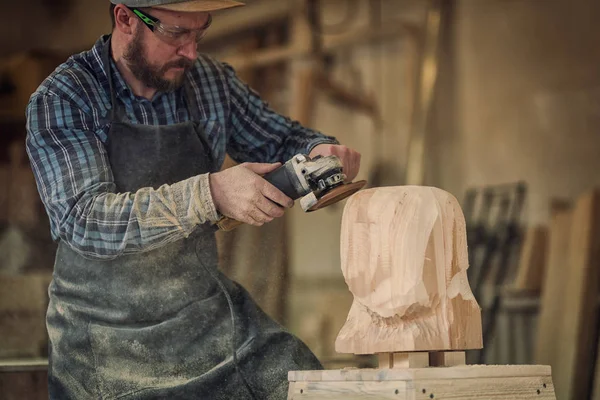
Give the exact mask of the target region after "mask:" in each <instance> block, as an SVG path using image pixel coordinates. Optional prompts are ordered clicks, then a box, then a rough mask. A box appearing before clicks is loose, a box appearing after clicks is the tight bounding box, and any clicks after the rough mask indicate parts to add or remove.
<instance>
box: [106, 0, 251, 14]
mask: <svg viewBox="0 0 600 400" xmlns="http://www.w3.org/2000/svg"><path fill="white" fill-rule="evenodd" d="M110 1H111V3H113V4H124V5H126V6H128V7H139V8H141V7H154V8H161V9H164V10H171V11H180V12H200V11H216V10H223V9H225V8H232V7H237V6H243V5H244V3H241V2H239V1H234V0H110Z"/></svg>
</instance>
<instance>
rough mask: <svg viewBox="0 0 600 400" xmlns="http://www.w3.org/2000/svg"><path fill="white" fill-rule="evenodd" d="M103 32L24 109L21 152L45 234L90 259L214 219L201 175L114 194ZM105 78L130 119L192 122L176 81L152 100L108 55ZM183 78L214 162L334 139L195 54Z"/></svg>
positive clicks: (265, 156) (304, 148)
mask: <svg viewBox="0 0 600 400" xmlns="http://www.w3.org/2000/svg"><path fill="white" fill-rule="evenodd" d="M107 38H108V37H107V36H103V37H102V38H100V39H99V40H98V42H97V43H96V44H95V45H94V47H93V48H92V49H91V50H89V51H86V52H83V53H80V54H77V55H74V56H72V57H71V58H69V60H67V61H66V62H65V63H64V64H62V65H61V66H59V67H58V68H57V69H56V70H55V71H54V72H53V73H52V74H51V75H50V76H49V77H48V78H47V79H46V80H45V81H44V82H43V83H42V84H41V86H40V87H39V88H38V90H37V91H36V92H35V93H34V94H33V95H32V96H31V99H30V102H29V104H28V106H27V141H26V146H27V152H28V155H29V158H30V161H31V165H32V169H33V172H34V175H35V178H36V182H37V186H38V190H39V193H40V196H41V198H42V202H43V203H44V206H45V208H46V211H47V213H48V216H49V218H50V225H51V231H52V236H53V238H54V239H55V240H62V241H64V242H65V243H67V244H68V245H69V246H71V247H72V248H73V249H74V250H75V251H77V252H79V253H81V254H83V255H85V256H90V257H96V258H114V257H117V256H119V255H121V254H127V253H134V252H141V251H147V250H150V249H154V248H157V247H160V246H162V245H164V244H166V243H169V242H172V241H175V240H178V239H181V238H183V237H187V236H188V235H189V234H190V233H191V232H192V231H193V230H194V228H195V227H196V226H198V225H199V224H204V223H211V222H214V221H216V219H217V218H218V217H217V213H216V211H215V207H214V204H213V202H212V197H211V195H210V187H209V184H208V174H202V175H199V176H195V177H191V178H189V179H186V180H184V181H181V182H177V183H175V184H173V185H164V186H161V187H160V188H158V189H153V188H141V189H139V190H138V191H137V192H135V193H117V190H116V186H115V183H114V179H113V174H112V171H111V168H110V164H109V161H108V156H107V152H106V149H105V146H104V144H105V143H106V140H107V134H108V131H109V128H110V109H111V98H110V90H109V82H108V76H107V68H106V66H105V65H103V62H102V57H101V55H102V48H103V46H104V44H105V43H106V40H107ZM111 62H112V61H111ZM111 75H112V76H111V79H112V81H113V84H114V86H115V92H116V94H117V99H118V101H120V102H122V104H123V105H124V108H125V111H126V114H127V117H128V118H129V119H130V121H131V122H132V123H140V124H150V125H168V124H174V123H179V122H185V121H188V120H189V119H190V112H189V110H188V109H187V108H186V107H187V106H186V102H185V90H184V89H183V88H182V89H180V90H177V91H174V92H169V93H157V94H156V95H155V97H154V98H153V99H152V100H151V101H150V100H147V99H144V98H140V97H137V96H135V95H134V94H133V93H132V92H131V90H130V89H129V87H128V86H127V84H126V82H125V81H124V80H123V77H122V76H121V75H120V73H119V71H118V69H117V68H116V66H115V64H114V62H112V67H111ZM187 79H189V81H190V83H191V87H192V89H193V92H194V94H195V96H196V99H197V104H198V105H199V108H200V115H201V116H202V117H203V118H206V119H208V120H212V121H216V123H218V124H220V125H221V127H222V128H223V129H218V130H213V136H212V137H209V142H210V144H211V147H212V149H213V152H214V153H215V156H216V158H217V159H219V160H222V159H223V158H224V156H225V152H226V153H227V154H229V155H230V156H231V158H233V159H234V160H235V161H237V162H285V161H286V160H288V159H289V158H291V157H292V156H293V155H294V154H297V153H309V152H310V150H311V149H312V148H313V147H314V146H316V145H317V144H321V143H337V141H336V140H335V138H333V137H329V136H325V135H323V134H321V133H319V132H315V131H313V130H310V129H307V128H305V127H302V126H301V125H299V124H298V123H297V122H295V121H292V120H290V119H289V118H286V117H283V116H281V115H279V114H277V113H275V112H274V111H272V110H271V109H270V108H269V106H268V105H267V104H266V103H265V102H263V101H262V100H261V99H260V98H259V96H258V95H257V94H256V93H255V92H253V91H252V90H251V89H249V88H248V86H247V85H246V84H244V83H243V82H241V81H240V80H239V79H238V78H237V77H236V74H235V71H234V70H233V69H232V68H231V67H230V66H229V65H227V64H223V63H219V62H217V61H215V60H214V59H211V58H210V57H208V56H205V55H201V56H200V57H199V58H198V60H197V62H196V63H195V66H194V68H193V69H192V70H191V71H190V72H189V74H188V77H187ZM215 132H216V133H215Z"/></svg>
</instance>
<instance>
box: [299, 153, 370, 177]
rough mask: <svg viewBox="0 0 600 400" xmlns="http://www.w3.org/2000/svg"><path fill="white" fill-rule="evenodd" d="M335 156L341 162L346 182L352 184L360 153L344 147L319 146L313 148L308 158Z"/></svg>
mask: <svg viewBox="0 0 600 400" xmlns="http://www.w3.org/2000/svg"><path fill="white" fill-rule="evenodd" d="M318 155H320V156H323V157H325V156H337V157H338V158H339V159H340V161H341V162H342V166H343V168H344V174H345V175H346V182H352V180H353V179H354V178H356V175H358V170H359V169H360V153H359V152H357V151H354V150H352V149H350V148H348V147H346V146H342V145H336V144H319V145H317V146H315V147H314V148H313V149H312V151H311V152H310V154H309V155H308V156H309V157H310V158H313V157H315V156H318Z"/></svg>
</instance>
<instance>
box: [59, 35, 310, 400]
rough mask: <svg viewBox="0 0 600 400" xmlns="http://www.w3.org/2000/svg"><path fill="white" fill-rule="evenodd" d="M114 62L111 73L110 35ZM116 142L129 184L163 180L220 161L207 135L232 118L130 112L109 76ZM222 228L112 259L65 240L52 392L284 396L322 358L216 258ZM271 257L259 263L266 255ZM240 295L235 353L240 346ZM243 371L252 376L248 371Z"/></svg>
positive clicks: (121, 188) (113, 150)
mask: <svg viewBox="0 0 600 400" xmlns="http://www.w3.org/2000/svg"><path fill="white" fill-rule="evenodd" d="M105 47H106V48H105V51H104V57H103V58H104V64H105V65H106V66H107V70H108V77H109V81H111V73H110V65H111V63H110V53H109V51H110V40H109V41H107V44H106V45H105ZM110 90H111V100H112V110H111V118H112V125H111V128H110V131H109V134H108V142H107V151H108V156H109V159H110V163H111V166H112V171H113V174H114V178H115V183H116V185H117V190H118V192H135V191H137V190H138V189H139V188H143V187H153V188H155V189H156V188H158V187H159V186H161V185H163V184H172V183H175V182H178V181H181V180H183V179H186V178H189V177H192V176H195V175H198V174H202V173H207V172H214V171H217V170H218V168H219V166H220V163H221V162H222V160H221V161H219V160H215V159H214V158H213V157H212V151H211V147H210V145H209V143H208V137H210V134H211V133H213V134H214V133H215V132H214V131H212V130H213V129H221V128H220V126H219V125H218V124H217V123H215V122H211V121H207V120H202V119H200V118H199V117H198V114H199V111H198V105H197V104H196V103H195V101H194V99H195V97H194V96H193V95H192V94H191V90H190V87H189V84H187V83H186V86H185V93H186V96H187V104H188V108H189V111H190V113H191V119H192V120H193V121H190V122H186V123H181V124H176V125H169V126H146V125H141V124H130V123H128V122H126V117H125V110H124V108H123V107H122V106H121V105H120V102H119V101H118V100H117V99H116V95H115V91H114V88H113V84H112V82H110ZM214 233H215V228H214V227H213V226H212V225H210V224H206V225H201V226H198V227H197V229H196V230H195V231H194V233H193V234H191V235H190V236H189V237H187V238H185V239H182V240H179V241H177V242H174V243H171V244H167V245H165V246H163V247H161V248H158V249H155V250H151V251H147V252H144V253H138V254H130V255H123V256H119V257H117V258H115V259H113V260H109V261H105V260H97V259H88V258H86V257H83V256H81V255H80V254H78V253H76V252H75V251H73V250H72V249H71V248H70V247H69V246H68V245H66V244H64V243H63V242H61V243H59V247H58V252H57V256H56V263H55V266H54V277H53V281H52V283H51V285H50V290H49V292H50V305H49V308H48V314H47V327H48V333H49V337H50V369H49V385H50V398H51V399H61V400H63V399H117V398H118V399H224V400H225V399H227V400H230V399H250V398H252V397H251V395H250V393H249V390H248V389H247V387H246V386H245V385H244V383H243V379H244V378H245V380H246V381H247V383H248V384H249V385H250V387H251V388H252V391H253V392H254V394H255V396H256V398H257V399H261V400H262V399H285V398H286V397H287V388H288V383H287V372H288V371H289V370H303V369H321V368H322V367H321V365H320V364H319V362H318V360H317V359H316V358H315V356H314V355H313V354H312V353H311V352H310V351H309V349H308V348H307V347H306V346H305V345H304V344H303V343H302V342H301V341H299V340H298V339H297V338H296V337H294V336H293V335H291V334H289V333H288V332H286V331H285V330H284V329H283V328H282V327H281V326H279V325H278V324H276V323H275V322H274V321H273V320H271V319H270V318H269V317H268V316H267V315H266V314H265V313H264V312H263V311H262V310H260V308H259V307H258V306H257V305H256V304H255V303H254V301H253V300H252V299H251V298H250V296H249V294H248V293H247V292H246V291H245V290H244V289H243V288H242V287H241V286H239V285H238V284H237V283H235V282H233V281H231V280H229V279H228V278H226V277H225V276H224V275H223V274H221V273H220V272H219V271H218V269H217V259H218V258H217V246H216V241H215V235H214ZM257 268H260V266H257ZM215 277H218V279H219V280H220V281H221V282H222V284H223V288H225V289H226V290H227V291H228V293H229V295H230V297H231V300H232V304H233V310H234V315H235V327H236V334H235V338H236V341H235V342H236V343H235V348H236V354H237V359H238V365H239V369H240V372H241V373H242V374H243V375H240V373H238V372H237V371H236V367H235V364H234V362H233V354H232V321H231V315H230V308H229V306H228V302H227V298H226V297H225V295H224V293H223V290H222V288H221V287H220V286H219V284H218V282H217V280H216V279H215ZM242 377H243V378H242Z"/></svg>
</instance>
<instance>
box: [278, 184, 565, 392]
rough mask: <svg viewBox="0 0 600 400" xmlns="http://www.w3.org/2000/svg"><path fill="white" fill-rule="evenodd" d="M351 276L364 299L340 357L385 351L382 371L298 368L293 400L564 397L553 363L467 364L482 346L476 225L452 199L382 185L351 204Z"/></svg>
mask: <svg viewBox="0 0 600 400" xmlns="http://www.w3.org/2000/svg"><path fill="white" fill-rule="evenodd" d="M340 247H341V256H342V257H341V261H342V272H343V274H344V278H345V280H346V283H347V284H348V287H349V289H350V291H351V292H352V294H353V295H354V303H353V304H352V307H351V309H350V312H349V314H348V318H347V320H346V324H345V325H344V326H343V327H342V329H341V331H340V333H339V335H338V337H337V340H336V350H337V351H338V352H340V353H354V354H377V355H378V357H379V368H377V369H342V370H329V371H291V372H289V374H288V380H289V392H288V400H292V399H327V400H331V399H344V400H349V399H398V400H400V399H406V400H418V399H465V400H466V399H494V400H501V399H503V400H515V399H553V400H554V399H556V396H555V394H554V385H553V382H552V375H551V370H550V367H549V366H539V365H527V366H524V365H518V366H486V365H465V352H464V351H465V350H468V349H478V348H481V345H482V341H481V317H480V309H479V306H478V304H477V302H476V300H475V298H474V296H473V294H472V293H471V289H470V287H469V283H468V280H467V274H466V270H467V268H468V257H467V246H466V227H465V221H464V216H463V215H462V210H461V209H460V206H459V205H458V202H457V201H456V199H455V198H454V197H452V196H451V195H450V194H449V193H446V192H444V191H442V190H440V189H436V188H426V187H419V186H405V187H386V188H374V189H369V190H365V191H362V192H358V193H356V194H355V195H353V196H352V197H351V198H350V199H349V200H348V202H347V204H346V207H345V208H344V216H343V218H342V232H341V246H340Z"/></svg>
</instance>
